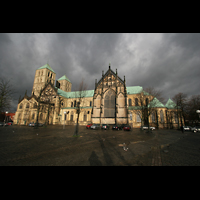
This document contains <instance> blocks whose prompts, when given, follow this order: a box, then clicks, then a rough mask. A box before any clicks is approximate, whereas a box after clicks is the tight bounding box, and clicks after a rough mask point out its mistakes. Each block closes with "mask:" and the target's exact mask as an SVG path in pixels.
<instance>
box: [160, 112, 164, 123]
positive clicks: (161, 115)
mask: <svg viewBox="0 0 200 200" xmlns="http://www.w3.org/2000/svg"><path fill="white" fill-rule="evenodd" d="M160 121H161V123H163V122H164V115H163V111H162V110H161V111H160Z"/></svg>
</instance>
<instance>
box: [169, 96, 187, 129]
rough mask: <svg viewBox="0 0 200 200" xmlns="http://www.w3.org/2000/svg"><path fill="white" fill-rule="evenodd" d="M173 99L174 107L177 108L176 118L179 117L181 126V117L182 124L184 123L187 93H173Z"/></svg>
mask: <svg viewBox="0 0 200 200" xmlns="http://www.w3.org/2000/svg"><path fill="white" fill-rule="evenodd" d="M172 99H173V100H174V102H175V103H176V109H177V117H178V119H179V118H180V119H181V126H183V121H182V118H183V120H184V124H185V114H186V112H185V111H186V106H187V101H188V99H187V94H184V93H181V92H180V93H178V94H176V95H174V97H173V98H172ZM179 126H180V125H179V120H178V128H180V127H179Z"/></svg>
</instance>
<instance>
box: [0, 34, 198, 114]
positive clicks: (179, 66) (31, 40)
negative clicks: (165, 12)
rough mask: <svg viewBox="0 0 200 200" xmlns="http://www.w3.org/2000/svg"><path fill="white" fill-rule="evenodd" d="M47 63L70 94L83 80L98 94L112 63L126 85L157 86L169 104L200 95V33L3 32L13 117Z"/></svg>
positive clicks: (0, 57) (1, 52) (0, 67)
mask: <svg viewBox="0 0 200 200" xmlns="http://www.w3.org/2000/svg"><path fill="white" fill-rule="evenodd" d="M47 62H48V64H49V65H50V66H51V68H52V69H53V70H54V71H55V72H56V79H59V78H60V77H61V76H63V75H64V74H65V75H66V76H67V77H68V78H69V80H70V81H71V82H72V91H73V90H75V89H76V88H77V87H78V84H79V83H80V81H81V78H84V80H85V82H86V84H87V86H88V89H94V86H95V79H97V80H99V79H100V78H101V76H102V70H104V73H105V72H106V71H107V70H108V66H109V63H111V69H112V70H113V71H115V70H116V68H117V70H118V75H119V76H120V77H121V78H122V79H123V78H124V75H125V76H126V85H127V86H142V87H144V88H146V87H149V86H152V87H155V88H156V89H159V90H161V91H162V92H163V97H164V98H165V99H166V101H167V100H168V98H169V97H171V98H172V97H173V96H174V95H175V94H177V93H179V92H183V93H186V94H188V96H191V95H194V94H200V89H199V88H200V84H199V83H200V34H199V33H196V34H191V33H178V34H176V33H167V34H166V33H164V34H163V33H156V34H154V33H149V34H148V33H100V34H98V33H76V34H75V33H69V34H66V33H0V77H1V78H6V79H9V80H10V81H11V84H12V85H13V89H14V90H15V92H16V93H15V95H14V100H13V102H12V109H11V110H10V112H15V111H16V108H17V103H18V99H19V96H20V95H21V96H22V97H23V96H24V94H25V91H26V90H27V91H28V95H31V91H32V87H33V81H34V76H35V70H36V69H37V68H39V67H41V66H43V65H45V64H46V63H47Z"/></svg>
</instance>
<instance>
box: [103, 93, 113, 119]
mask: <svg viewBox="0 0 200 200" xmlns="http://www.w3.org/2000/svg"><path fill="white" fill-rule="evenodd" d="M104 117H115V93H114V91H112V90H109V91H108V92H107V93H106V95H105V98H104Z"/></svg>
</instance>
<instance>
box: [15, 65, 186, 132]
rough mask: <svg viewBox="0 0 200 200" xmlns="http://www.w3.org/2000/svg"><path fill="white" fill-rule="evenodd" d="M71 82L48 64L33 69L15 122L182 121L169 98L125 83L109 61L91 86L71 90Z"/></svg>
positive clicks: (165, 124)
mask: <svg viewBox="0 0 200 200" xmlns="http://www.w3.org/2000/svg"><path fill="white" fill-rule="evenodd" d="M71 88H72V83H71V81H70V80H69V79H68V78H67V76H66V75H63V76H62V77H61V78H59V79H57V80H56V73H55V72H54V70H53V69H52V68H51V67H50V66H49V65H48V64H46V65H44V66H42V67H40V68H38V69H37V70H36V72H35V78H34V82H33V89H32V94H31V96H27V94H26V93H25V95H24V97H23V98H20V99H19V102H18V106H17V111H16V114H15V119H14V124H18V125H28V124H29V123H30V122H36V121H38V122H39V123H46V124H54V125H56V124H58V125H64V124H65V125H74V124H76V123H77V116H79V124H80V125H87V124H89V123H95V124H129V125H130V126H131V127H132V128H139V127H141V126H142V125H146V124H147V123H149V124H150V125H151V126H155V127H156V128H177V127H178V126H179V125H181V124H182V123H183V122H182V119H181V118H180V117H179V116H181V115H179V112H178V111H179V109H178V107H177V106H176V104H175V103H174V102H173V101H172V100H171V99H169V100H168V101H167V103H166V105H163V104H162V103H161V102H160V101H159V100H158V99H157V98H156V97H154V96H153V95H151V94H149V93H147V92H146V91H144V90H143V87H141V86H126V80H125V76H124V77H123V78H121V77H120V75H119V74H118V72H117V69H116V71H113V70H112V69H111V67H110V65H109V67H108V70H107V71H106V73H104V71H102V75H101V76H100V77H99V81H97V79H96V80H95V86H94V90H81V91H71Z"/></svg>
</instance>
